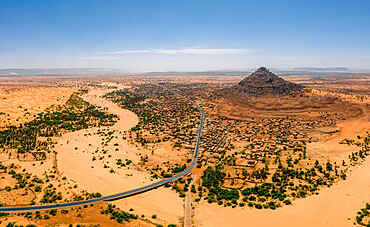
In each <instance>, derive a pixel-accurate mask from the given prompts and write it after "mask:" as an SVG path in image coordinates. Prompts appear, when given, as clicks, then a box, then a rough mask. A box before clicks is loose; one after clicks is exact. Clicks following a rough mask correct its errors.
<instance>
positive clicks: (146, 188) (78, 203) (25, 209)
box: [0, 84, 204, 212]
mask: <svg viewBox="0 0 370 227" xmlns="http://www.w3.org/2000/svg"><path fill="white" fill-rule="evenodd" d="M157 85H158V86H160V87H162V88H163V89H166V90H168V91H170V92H172V93H173V94H174V95H177V96H179V97H182V98H184V99H186V100H188V101H189V102H191V103H192V104H194V105H195V106H196V107H197V108H198V110H199V112H200V114H201V118H200V124H199V127H198V133H197V143H196V147H195V151H194V155H193V161H192V162H191V164H190V166H189V167H188V168H187V169H185V170H184V171H183V172H181V173H179V174H177V175H175V176H173V177H171V178H167V179H164V180H161V181H158V182H156V183H154V184H150V185H147V186H144V187H141V188H136V189H133V190H130V191H126V192H122V193H118V194H114V195H109V196H103V197H100V198H94V199H88V200H82V201H76V202H68V203H59V204H49V205H36V206H20V207H0V212H28V211H41V210H49V209H60V208H70V207H74V206H81V205H87V204H93V203H98V202H103V201H113V200H117V199H122V198H125V197H130V196H133V195H136V194H140V193H143V192H146V191H149V190H152V189H155V188H158V187H160V186H162V185H164V184H166V183H168V182H171V181H173V180H176V179H178V178H180V177H182V176H185V175H186V174H188V173H189V172H190V171H191V170H192V169H193V168H194V166H195V164H196V163H197V159H198V154H199V143H200V136H201V132H202V127H203V116H204V113H203V111H202V109H201V108H200V107H199V106H198V105H197V104H196V103H195V102H194V101H193V100H190V99H188V98H186V97H184V96H182V95H180V94H178V93H176V92H174V91H171V90H169V89H167V88H166V87H163V86H162V85H160V84H157Z"/></svg>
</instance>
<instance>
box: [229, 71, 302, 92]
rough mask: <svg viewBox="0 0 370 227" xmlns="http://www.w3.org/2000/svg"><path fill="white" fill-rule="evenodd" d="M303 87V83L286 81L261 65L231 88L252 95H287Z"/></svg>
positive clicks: (233, 90)
mask: <svg viewBox="0 0 370 227" xmlns="http://www.w3.org/2000/svg"><path fill="white" fill-rule="evenodd" d="M302 89H303V87H302V86H301V85H299V84H295V83H291V82H288V81H285V80H284V79H283V78H281V77H278V76H277V75H275V74H274V73H272V72H271V71H269V70H268V69H267V68H265V67H260V68H259V69H257V70H256V71H255V72H253V73H252V74H251V75H249V76H247V77H246V78H244V79H243V80H242V81H240V82H239V83H238V84H237V85H234V86H233V87H231V88H230V90H231V91H232V93H235V92H238V93H243V94H250V95H287V94H291V93H294V92H297V91H301V90H302Z"/></svg>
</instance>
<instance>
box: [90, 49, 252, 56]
mask: <svg viewBox="0 0 370 227" xmlns="http://www.w3.org/2000/svg"><path fill="white" fill-rule="evenodd" d="M256 51H257V50H255V49H212V48H184V49H144V50H120V51H108V52H96V53H94V54H95V55H121V54H145V53H149V54H170V55H174V54H189V55H224V54H243V53H250V52H256Z"/></svg>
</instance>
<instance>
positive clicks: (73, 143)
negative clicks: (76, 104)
mask: <svg viewBox="0 0 370 227" xmlns="http://www.w3.org/2000/svg"><path fill="white" fill-rule="evenodd" d="M107 92H109V90H101V89H96V90H93V91H91V92H90V93H88V94H87V95H84V96H83V98H84V100H86V101H88V102H90V103H92V104H95V105H98V106H102V107H107V108H108V112H110V113H114V114H116V115H118V117H119V118H120V120H119V121H118V122H117V123H115V125H114V126H111V127H100V129H101V130H102V129H107V128H109V129H110V131H113V130H116V132H115V133H114V135H115V136H117V138H114V139H113V140H112V141H111V142H110V143H109V145H108V146H106V147H104V149H105V150H107V151H108V152H107V154H105V155H103V154H102V153H101V152H98V153H96V152H95V151H96V150H97V149H101V148H102V145H101V142H102V141H103V140H102V138H103V137H99V135H94V133H95V132H97V130H98V129H97V128H92V129H87V130H80V131H77V132H72V133H67V134H65V135H63V136H62V137H61V138H60V139H59V140H58V144H57V145H56V147H55V149H56V151H57V152H58V167H59V170H60V172H61V173H62V175H64V176H66V177H67V178H69V179H71V180H74V181H76V182H77V184H78V185H79V186H82V187H83V188H85V189H87V190H88V191H89V192H100V193H101V194H102V195H111V194H115V193H119V192H124V191H127V190H130V189H134V188H138V187H142V186H145V185H148V184H151V183H153V181H151V179H150V175H149V174H148V173H146V172H142V171H140V170H138V169H137V168H136V167H134V166H133V165H129V166H127V167H120V166H118V165H117V164H116V160H117V159H122V160H125V159H129V160H132V161H133V163H137V162H139V161H140V157H139V153H140V152H142V151H140V149H138V148H137V147H136V146H135V145H133V144H130V143H129V142H128V141H127V140H123V139H122V136H123V134H122V132H123V131H126V130H128V129H130V128H132V127H133V126H135V125H136V124H137V122H138V117H137V116H136V115H135V114H134V113H132V112H131V111H129V110H125V109H122V108H120V107H118V106H117V105H116V104H114V103H112V102H109V101H107V100H105V99H103V98H101V97H99V96H101V95H103V94H105V93H107ZM89 133H90V134H91V135H88V134H89ZM116 143H117V144H118V146H114V145H113V144H116ZM76 147H77V148H76ZM117 148H118V149H119V150H118V151H117V150H116V149H117ZM108 155H111V157H108ZM93 156H95V157H96V158H97V160H95V161H93V160H92V157H93ZM102 156H104V159H102V160H99V157H102ZM104 165H107V166H109V168H104ZM111 169H113V170H114V171H115V173H110V170H111ZM115 203H116V204H117V205H118V206H119V207H120V208H122V209H124V210H126V211H128V209H130V208H133V209H134V211H133V213H136V214H138V215H142V214H144V215H145V216H146V217H147V218H149V217H151V216H152V215H153V214H156V215H157V217H158V218H157V219H156V220H155V222H161V223H178V218H180V217H182V215H183V207H182V206H183V200H182V199H181V198H179V196H178V195H177V194H176V193H175V192H174V191H171V190H170V189H166V188H159V189H156V190H153V191H150V192H146V193H144V194H141V195H137V196H135V197H132V198H126V199H122V200H120V201H116V202H115ZM168 208H171V209H168Z"/></svg>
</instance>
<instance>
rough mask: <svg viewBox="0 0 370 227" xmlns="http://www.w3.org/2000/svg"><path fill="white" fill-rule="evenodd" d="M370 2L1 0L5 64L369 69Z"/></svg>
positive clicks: (0, 61) (0, 64) (0, 45)
mask: <svg viewBox="0 0 370 227" xmlns="http://www.w3.org/2000/svg"><path fill="white" fill-rule="evenodd" d="M369 28H370V1H368V0H353V1H348V0H345V1H341V0H336V1H331V0H326V1H316V0H311V1H297V0H290V1H284V0H279V1H263V0H262V1H257V0H256V1H248V0H244V1H233V0H225V1H218V0H212V1H208V0H207V1H202V0H196V1H195V0H194V1H192V0H182V1H176V0H168V1H166V0H147V1H140V0H119V1H118V0H117V1H115V0H110V1H103V0H101V1H94V0H86V1H80V0H71V1H69V0H60V1H57V0H48V1H46V0H45V1H41V0H32V1H29V0H24V1H17V0H0V68H39V67H112V68H121V69H124V70H126V71H168V70H185V71H197V70H218V69H249V68H255V67H259V66H261V65H264V66H267V67H274V68H293V67H296V66H317V67H324V66H346V67H350V68H370V38H369V37H370V29H369Z"/></svg>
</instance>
